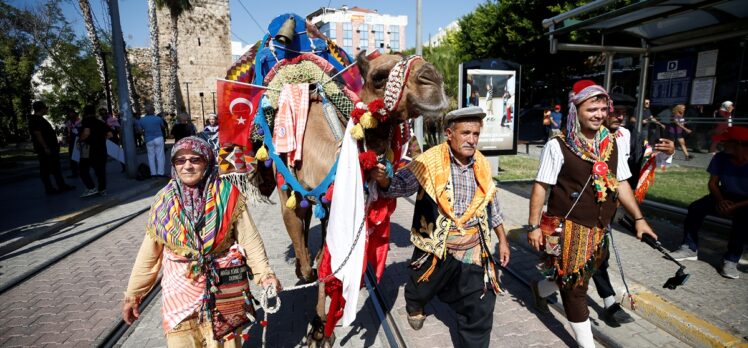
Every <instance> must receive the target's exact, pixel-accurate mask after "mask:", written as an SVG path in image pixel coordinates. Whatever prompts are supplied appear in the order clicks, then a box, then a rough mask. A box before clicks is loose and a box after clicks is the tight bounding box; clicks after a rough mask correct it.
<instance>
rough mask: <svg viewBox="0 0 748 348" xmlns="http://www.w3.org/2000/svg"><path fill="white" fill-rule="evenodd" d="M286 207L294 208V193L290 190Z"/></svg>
mask: <svg viewBox="0 0 748 348" xmlns="http://www.w3.org/2000/svg"><path fill="white" fill-rule="evenodd" d="M286 208H288V209H296V193H295V192H293V191H291V195H290V196H289V197H288V200H286Z"/></svg>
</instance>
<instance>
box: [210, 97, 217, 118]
mask: <svg viewBox="0 0 748 348" xmlns="http://www.w3.org/2000/svg"><path fill="white" fill-rule="evenodd" d="M210 94H212V95H213V114H214V115H215V114H216V92H210Z"/></svg>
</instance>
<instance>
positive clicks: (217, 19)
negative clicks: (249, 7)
mask: <svg viewBox="0 0 748 348" xmlns="http://www.w3.org/2000/svg"><path fill="white" fill-rule="evenodd" d="M193 4H194V8H193V9H192V11H188V12H185V13H183V14H182V16H181V17H180V18H179V37H178V43H177V54H178V59H179V67H178V82H179V92H178V95H177V100H178V105H179V112H187V113H189V114H190V115H191V116H192V121H193V123H194V124H195V126H196V127H197V130H198V131H200V130H202V128H203V112H204V113H205V115H207V114H209V113H212V112H213V105H214V104H213V93H215V92H216V78H224V77H225V76H226V70H227V69H228V68H229V67H230V66H231V37H230V36H229V35H230V30H229V28H230V25H231V20H230V17H229V0H200V1H194V2H193ZM145 23H147V21H146V22H145ZM158 26H159V38H158V39H159V47H160V52H159V53H160V55H161V86H162V97H161V98H162V100H163V105H164V111H165V112H171V111H172V110H171V108H170V106H169V105H171V101H170V100H169V90H168V88H169V62H170V60H169V55H168V49H167V47H168V45H169V43H170V41H171V19H170V16H169V10H168V9H167V8H165V7H164V8H163V9H161V10H159V11H158ZM188 86H189V87H188ZM188 88H189V93H188ZM200 93H202V94H203V97H202V101H203V105H202V107H201V104H200V101H201V98H200ZM188 105H189V107H188ZM188 109H189V110H188Z"/></svg>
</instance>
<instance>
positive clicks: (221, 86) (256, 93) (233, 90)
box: [216, 80, 265, 148]
mask: <svg viewBox="0 0 748 348" xmlns="http://www.w3.org/2000/svg"><path fill="white" fill-rule="evenodd" d="M216 90H217V91H218V126H219V128H218V129H219V132H218V141H219V143H220V144H221V146H224V145H225V144H234V145H240V146H244V147H246V148H249V147H250V144H251V143H250V141H249V130H250V127H251V126H252V121H253V120H254V118H255V114H257V108H258V107H259V105H260V97H262V94H263V92H264V91H265V90H264V89H263V88H259V87H254V86H250V85H247V84H244V83H238V82H232V81H226V80H218V81H217V84H216Z"/></svg>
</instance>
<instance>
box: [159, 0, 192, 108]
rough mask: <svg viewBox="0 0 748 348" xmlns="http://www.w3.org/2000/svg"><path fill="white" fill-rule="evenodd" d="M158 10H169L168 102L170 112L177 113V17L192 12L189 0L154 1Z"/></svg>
mask: <svg viewBox="0 0 748 348" xmlns="http://www.w3.org/2000/svg"><path fill="white" fill-rule="evenodd" d="M156 5H157V6H158V8H163V7H164V6H166V8H168V9H169V18H170V19H171V42H170V43H169V46H168V48H169V57H170V58H171V62H170V64H169V101H170V102H171V105H170V106H171V108H172V111H174V112H176V111H177V89H178V88H179V85H177V64H178V63H179V59H178V57H177V39H178V38H179V23H178V21H179V17H180V16H181V15H182V14H183V13H184V12H185V11H190V10H192V3H191V1H190V0H156Z"/></svg>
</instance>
